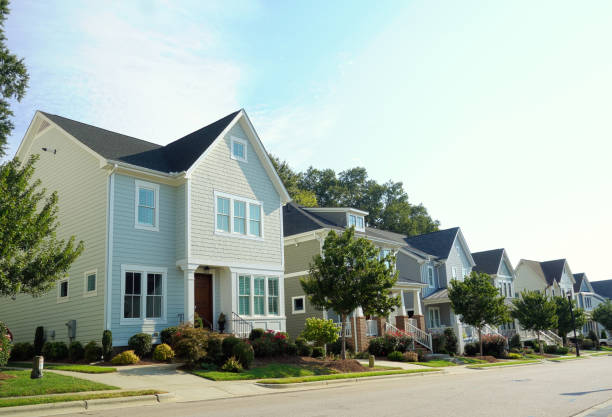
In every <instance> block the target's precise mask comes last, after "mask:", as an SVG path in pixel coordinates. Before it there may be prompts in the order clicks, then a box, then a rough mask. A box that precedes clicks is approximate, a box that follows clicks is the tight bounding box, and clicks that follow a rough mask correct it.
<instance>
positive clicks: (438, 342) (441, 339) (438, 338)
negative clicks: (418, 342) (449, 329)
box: [431, 333, 447, 353]
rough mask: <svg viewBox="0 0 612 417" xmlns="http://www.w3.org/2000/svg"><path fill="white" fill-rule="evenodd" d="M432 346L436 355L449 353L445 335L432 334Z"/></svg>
mask: <svg viewBox="0 0 612 417" xmlns="http://www.w3.org/2000/svg"><path fill="white" fill-rule="evenodd" d="M431 344H432V348H433V352H434V353H447V352H446V337H445V336H444V334H439V333H436V334H432V335H431Z"/></svg>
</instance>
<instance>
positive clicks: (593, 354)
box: [589, 352, 612, 356]
mask: <svg viewBox="0 0 612 417" xmlns="http://www.w3.org/2000/svg"><path fill="white" fill-rule="evenodd" d="M589 356H612V352H599V353H591V354H590V355H589Z"/></svg>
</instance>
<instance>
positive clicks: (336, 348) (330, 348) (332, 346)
mask: <svg viewBox="0 0 612 417" xmlns="http://www.w3.org/2000/svg"><path fill="white" fill-rule="evenodd" d="M346 351H347V352H349V353H355V348H354V347H353V341H352V338H350V339H346ZM327 352H328V353H332V354H334V355H340V354H341V353H342V338H341V337H339V338H338V340H336V341H335V342H334V343H329V344H328V345H327Z"/></svg>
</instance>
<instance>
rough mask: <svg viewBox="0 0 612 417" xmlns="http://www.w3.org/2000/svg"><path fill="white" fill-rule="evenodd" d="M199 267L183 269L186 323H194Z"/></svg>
mask: <svg viewBox="0 0 612 417" xmlns="http://www.w3.org/2000/svg"><path fill="white" fill-rule="evenodd" d="M197 268H198V265H185V266H184V267H182V269H183V276H184V281H185V282H184V285H185V298H184V308H185V313H184V314H185V316H184V318H183V320H184V321H185V323H193V319H194V312H195V276H194V274H195V271H196V269H197Z"/></svg>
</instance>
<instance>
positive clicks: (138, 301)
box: [121, 265, 167, 324]
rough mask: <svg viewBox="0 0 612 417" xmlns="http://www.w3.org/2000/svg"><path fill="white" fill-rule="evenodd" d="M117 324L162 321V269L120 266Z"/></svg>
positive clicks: (163, 270)
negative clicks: (119, 296)
mask: <svg viewBox="0 0 612 417" xmlns="http://www.w3.org/2000/svg"><path fill="white" fill-rule="evenodd" d="M121 270H122V282H121V293H122V301H123V303H122V306H121V324H130V323H133V322H162V323H163V322H165V320H166V294H167V291H166V276H167V270H166V268H158V267H145V266H136V265H122V267H121Z"/></svg>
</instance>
